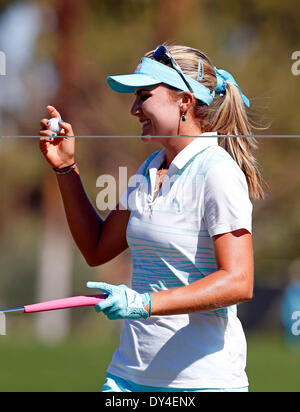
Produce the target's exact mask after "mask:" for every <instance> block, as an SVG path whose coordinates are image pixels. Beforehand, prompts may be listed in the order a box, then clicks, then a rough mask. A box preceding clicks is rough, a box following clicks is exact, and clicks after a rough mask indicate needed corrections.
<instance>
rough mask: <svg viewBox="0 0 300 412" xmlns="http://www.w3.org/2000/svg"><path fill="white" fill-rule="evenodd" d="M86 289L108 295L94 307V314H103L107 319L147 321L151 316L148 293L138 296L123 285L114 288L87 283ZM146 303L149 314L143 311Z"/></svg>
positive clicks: (138, 294) (105, 284)
mask: <svg viewBox="0 0 300 412" xmlns="http://www.w3.org/2000/svg"><path fill="white" fill-rule="evenodd" d="M87 287H88V288H91V289H98V290H101V291H103V292H104V293H106V294H107V295H108V296H107V298H106V299H105V300H103V301H101V302H99V303H97V305H95V310H96V312H98V313H99V312H103V313H104V314H105V315H106V316H107V317H108V319H111V320H115V319H140V318H144V319H147V318H148V317H150V316H151V295H150V293H144V294H140V293H138V292H136V291H134V290H132V289H130V288H128V287H127V286H125V285H119V286H115V285H110V284H108V283H104V282H88V283H87ZM148 303H149V308H150V309H149V313H148V312H147V311H146V310H145V306H146V305H147V304H148Z"/></svg>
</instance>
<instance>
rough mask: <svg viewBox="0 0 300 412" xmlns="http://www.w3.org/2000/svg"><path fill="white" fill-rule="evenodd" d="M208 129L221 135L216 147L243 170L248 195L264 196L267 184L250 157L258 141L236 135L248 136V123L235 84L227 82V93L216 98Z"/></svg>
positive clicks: (249, 125)
mask: <svg viewBox="0 0 300 412" xmlns="http://www.w3.org/2000/svg"><path fill="white" fill-rule="evenodd" d="M209 129H210V131H217V132H218V134H220V135H222V136H224V137H219V139H218V141H219V146H221V147H223V149H225V150H226V151H227V152H228V153H229V154H230V156H231V157H232V158H233V159H234V160H235V161H236V163H237V164H238V165H239V167H240V168H241V170H242V171H243V172H244V174H245V176H246V180H247V183H248V188H249V194H250V196H251V198H252V199H263V198H264V190H263V186H267V185H266V183H265V181H264V180H263V178H262V176H261V173H260V171H259V167H258V164H257V161H256V159H255V157H254V156H253V151H254V150H255V149H257V140H256V139H254V138H253V137H238V136H241V135H242V136H244V135H246V136H247V135H251V124H250V121H249V119H248V116H247V113H246V110H245V105H244V102H243V99H242V96H241V92H240V90H239V89H238V88H237V87H236V86H235V85H234V84H232V83H229V82H228V83H227V87H226V93H225V94H224V97H221V98H220V99H219V103H217V107H216V109H215V110H213V113H212V116H211V117H210V119H209ZM231 136H232V137H231ZM235 136H237V137H235Z"/></svg>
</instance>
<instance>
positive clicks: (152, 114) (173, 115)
mask: <svg viewBox="0 0 300 412" xmlns="http://www.w3.org/2000/svg"><path fill="white" fill-rule="evenodd" d="M144 114H145V115H147V117H149V118H150V119H151V121H152V124H153V126H154V127H155V128H156V129H159V130H165V135H167V134H168V133H169V131H173V129H174V128H175V127H177V125H178V121H179V116H180V113H179V110H178V108H177V106H172V105H170V104H169V105H167V104H166V105H163V104H159V105H158V104H157V105H155V106H154V107H153V106H152V107H151V108H150V107H149V108H147V107H145V109H144Z"/></svg>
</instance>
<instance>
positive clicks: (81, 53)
mask: <svg viewBox="0 0 300 412" xmlns="http://www.w3.org/2000/svg"><path fill="white" fill-rule="evenodd" d="M13 3H14V2H13V1H1V2H0V13H2V12H3V11H4V10H5V7H6V6H10V5H11V4H13ZM34 3H35V4H36V5H38V6H39V7H40V8H41V10H42V12H43V16H44V17H43V18H44V20H43V22H42V25H45V26H46V23H47V22H49V20H51V19H53V16H52V15H51V13H50V14H49V10H50V9H51V10H52V12H53V13H55V12H56V11H57V12H58V11H59V10H61V7H63V5H69V7H73V6H72V5H71V6H70V4H72V2H68V1H66V0H63V1H60V0H49V1H45V0H41V1H35V2H34ZM79 3H80V7H81V10H82V12H81V13H80V14H79V16H78V15H77V17H76V18H77V21H72V20H71V21H69V20H68V19H67V17H68V15H67V13H66V15H65V18H66V20H65V21H66V24H71V25H74V26H75V27H76V36H75V38H74V39H73V46H74V45H75V44H76V47H75V46H74V47H75V49H76V50H75V49H74V50H72V49H68V48H67V49H66V48H65V47H64V46H63V44H65V43H63V42H62V33H61V32H60V31H59V30H58V29H57V27H58V26H57V21H55V19H54V20H53V21H54V23H53V27H54V29H53V30H52V31H50V32H49V31H44V32H42V33H41V35H40V38H39V41H38V43H37V47H36V51H35V56H34V57H33V61H32V67H34V66H35V65H38V64H39V62H40V61H41V60H43V59H45V58H51V59H52V60H53V61H54V63H55V64H56V65H57V67H58V68H59V67H60V69H59V70H58V75H59V76H62V71H60V70H62V69H61V68H62V67H64V69H66V68H67V69H68V70H69V71H68V73H69V75H68V77H66V78H65V79H64V80H63V81H62V78H61V77H58V79H57V84H58V86H59V90H58V93H57V96H56V97H55V98H54V99H53V98H51V101H47V102H46V103H47V104H55V105H57V108H58V109H59V110H60V111H61V113H62V116H63V118H64V120H66V121H68V122H70V123H72V125H73V127H74V130H75V133H76V135H78V136H96V135H113V136H122V135H125V136H129V135H135V136H139V135H140V130H139V127H140V126H139V124H138V122H137V121H136V119H134V118H132V117H131V116H129V109H130V105H131V103H132V96H128V95H118V94H116V93H113V92H112V91H111V90H110V89H109V88H108V87H107V85H106V82H105V78H106V77H107V76H108V75H110V74H122V73H130V72H132V71H133V70H134V68H135V67H136V65H137V63H138V61H139V59H140V57H142V56H143V55H144V53H145V52H147V51H148V50H151V49H154V48H155V47H156V45H157V44H159V43H162V42H164V41H166V40H169V41H173V42H176V43H180V44H186V45H190V46H192V47H195V48H199V49H201V50H203V51H204V52H205V53H207V54H208V56H209V57H210V58H211V59H212V61H213V62H214V64H215V65H216V66H217V67H219V68H224V69H226V70H229V71H230V72H232V73H233V74H234V76H235V77H236V79H237V81H238V82H239V84H240V85H241V87H242V89H243V91H244V93H245V94H246V95H247V96H249V98H250V99H251V102H252V106H251V110H250V115H251V117H252V118H253V119H254V120H255V121H256V122H257V123H258V124H259V125H262V126H266V125H269V124H270V127H269V128H267V129H264V130H258V133H259V134H263V135H266V134H277V135H278V134H285V135H286V134H287V135H289V134H299V132H300V127H299V111H300V101H299V94H300V76H298V77H297V76H293V75H292V73H291V65H292V63H293V62H292V60H291V54H292V52H293V51H294V50H297V48H299V45H298V39H299V34H300V33H299V31H300V27H299V22H298V19H297V13H296V10H297V9H298V2H297V1H296V0H291V1H289V2H282V1H279V0H245V1H243V2H241V1H239V0H229V1H226V2H224V1H223V2H222V1H217V0H210V1H208V0H202V1H201V0H185V2H181V1H179V0H178V1H177V0H164V1H159V0H114V1H112V0H101V1H99V0H86V1H82V0H80V2H78V4H79ZM74 4H75V3H74ZM76 4H77V3H76ZM78 7H79V6H78ZM49 16H50V17H49ZM74 18H75V17H74ZM51 21H52V20H51ZM8 57H9V56H8ZM63 64H64V65H63ZM36 80H38V79H36ZM66 82H67V84H66ZM26 87H27V93H28V95H29V96H31V98H32V100H31V101H30V106H29V107H26V108H24V110H23V111H21V112H16V113H6V112H5V110H4V111H3V116H2V124H1V129H2V131H1V135H4V134H7V135H9V134H12V132H11V125H12V124H13V125H14V127H15V128H16V130H17V134H18V135H19V136H23V135H30V136H35V135H36V136H37V135H38V133H39V121H40V119H41V118H43V117H45V116H46V115H47V113H46V110H45V104H46V103H45V96H44V98H41V97H38V96H37V95H36V94H35V91H36V90H34V88H35V87H36V86H34V84H31V83H29V84H27V85H26ZM51 87H52V84H51V83H50V82H49V84H46V89H51ZM66 102H68V104H66ZM66 116H67V117H66ZM258 140H259V149H258V151H257V152H256V156H257V159H258V162H259V163H260V165H261V169H262V173H263V176H264V178H265V179H266V181H267V182H268V184H269V186H270V189H269V191H268V192H267V193H266V199H265V200H264V201H259V202H256V203H255V205H254V246H255V258H256V278H257V280H260V281H263V282H267V283H268V282H270V283H276V284H279V285H282V286H284V285H285V283H286V282H287V279H288V276H289V266H290V264H291V263H292V262H293V261H294V260H296V259H297V258H299V250H300V248H299V246H300V244H299V229H300V216H299V205H300V190H299V189H300V173H299V171H300V167H299V148H300V140H299V139H283V138H281V139H275V138H273V139H270V138H266V139H258ZM157 148H158V147H157V146H156V145H155V144H148V145H143V144H142V143H141V142H140V140H139V139H138V138H131V139H130V138H128V139H104V138H102V139H101V138H98V139H92V138H91V139H86V138H81V139H80V138H79V139H78V140H77V160H78V163H79V164H80V171H81V175H82V179H83V182H84V184H85V187H86V190H87V192H88V194H89V196H90V198H91V200H92V201H93V202H94V203H95V200H96V196H97V194H98V191H99V189H98V188H96V179H97V177H98V176H99V175H101V174H104V173H105V174H112V175H114V176H116V178H117V179H118V168H119V167H120V166H128V170H129V171H128V176H130V175H131V174H133V173H134V172H135V171H136V169H137V168H138V166H139V165H140V164H141V163H142V161H143V160H144V159H145V158H146V157H147V156H148V155H149V154H150V153H151V152H153V151H154V150H157ZM0 172H1V178H0V187H1V191H0V234H1V238H0V264H1V276H0V302H1V303H2V304H6V305H18V304H20V303H30V302H31V300H32V299H34V293H35V282H36V272H37V265H38V260H39V254H40V242H41V238H42V231H43V223H42V222H43V186H44V182H45V179H46V178H47V175H48V173H49V166H48V165H47V164H46V162H45V161H44V160H43V158H42V156H41V154H40V153H39V148H38V140H37V139H2V140H1V141H0ZM74 259H75V260H74V261H75V263H76V264H75V268H74V289H75V292H80V291H81V292H82V289H83V287H84V286H83V285H84V282H83V280H86V279H88V278H89V277H90V276H92V275H93V276H96V277H98V278H100V277H101V278H109V279H110V280H112V277H111V276H110V273H113V272H114V271H115V270H117V269H116V268H117V266H118V265H119V268H122V269H123V266H122V265H121V266H120V261H118V262H117V263H112V264H111V265H108V266H105V267H102V268H98V269H91V268H88V267H87V265H86V263H85V262H84V260H83V258H82V257H81V256H80V255H79V253H78V251H77V250H76V252H75V257H74ZM121 259H122V258H121ZM126 259H127V256H126ZM126 259H125V260H126ZM124 268H127V266H126V264H124ZM120 270H121V269H120ZM128 270H129V269H128ZM23 299H24V302H23Z"/></svg>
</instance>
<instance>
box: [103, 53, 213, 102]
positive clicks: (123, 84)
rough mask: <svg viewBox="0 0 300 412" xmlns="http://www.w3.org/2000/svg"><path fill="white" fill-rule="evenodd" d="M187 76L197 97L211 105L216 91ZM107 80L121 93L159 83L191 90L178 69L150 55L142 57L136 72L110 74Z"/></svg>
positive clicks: (186, 90) (187, 90) (110, 85)
mask: <svg viewBox="0 0 300 412" xmlns="http://www.w3.org/2000/svg"><path fill="white" fill-rule="evenodd" d="M185 78H186V79H187V81H188V83H189V84H190V86H191V87H192V89H193V92H194V96H195V98H196V99H198V100H201V101H202V102H203V103H205V104H207V105H210V104H211V102H212V101H213V99H214V97H215V92H214V91H213V92H211V91H210V90H209V89H208V88H207V87H206V86H204V85H203V84H201V83H199V82H198V81H197V80H195V79H193V78H191V77H190V76H187V75H185ZM106 80H107V83H108V85H109V87H110V88H111V89H113V90H114V91H116V92H119V93H134V92H135V88H136V87H143V86H153V85H155V84H159V83H164V84H167V85H169V86H172V87H175V88H176V89H179V90H182V91H185V92H189V89H188V88H187V86H186V84H185V83H184V81H183V80H182V78H181V77H180V75H179V74H178V73H177V71H176V70H174V69H172V68H171V67H168V66H166V65H165V64H162V63H159V62H158V61H156V60H153V59H149V58H148V57H143V58H142V59H141V61H140V63H139V65H138V66H137V68H136V69H135V72H134V74H125V75H120V76H109V77H107V79H106Z"/></svg>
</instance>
